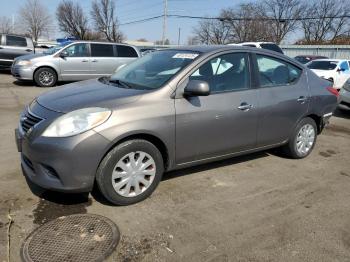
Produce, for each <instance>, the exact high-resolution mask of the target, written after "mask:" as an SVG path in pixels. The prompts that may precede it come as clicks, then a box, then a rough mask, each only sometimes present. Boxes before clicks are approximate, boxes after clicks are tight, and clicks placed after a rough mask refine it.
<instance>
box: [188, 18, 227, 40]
mask: <svg viewBox="0 0 350 262" xmlns="http://www.w3.org/2000/svg"><path fill="white" fill-rule="evenodd" d="M193 33H194V36H195V37H196V39H198V41H199V42H200V43H202V44H207V45H209V44H213V45H220V44H226V43H228V42H229V36H230V27H229V25H228V24H227V23H225V20H221V21H220V20H216V19H205V20H201V21H200V22H199V24H198V27H196V28H194V30H193Z"/></svg>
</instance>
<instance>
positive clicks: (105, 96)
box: [37, 79, 148, 113]
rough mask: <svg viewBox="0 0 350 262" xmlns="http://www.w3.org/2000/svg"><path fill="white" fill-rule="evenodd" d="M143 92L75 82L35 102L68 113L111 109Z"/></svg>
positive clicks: (41, 96)
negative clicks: (88, 108)
mask: <svg viewBox="0 0 350 262" xmlns="http://www.w3.org/2000/svg"><path fill="white" fill-rule="evenodd" d="M145 92H148V91H145V90H136V89H126V88H119V87H117V86H114V85H108V84H104V83H102V82H100V81H99V80H98V79H92V80H87V81H81V82H76V83H72V84H68V85H65V86H62V87H57V88H56V89H55V90H52V91H50V92H47V93H45V94H43V95H40V96H39V97H38V98H37V102H38V103H39V104H40V105H41V106H43V107H46V108H47V109H50V110H53V111H56V112H60V113H68V112H71V111H73V110H77V109H81V108H86V107H104V108H110V109H113V108H115V107H116V106H118V105H121V104H126V103H131V102H134V101H136V100H137V99H138V98H140V96H141V95H142V94H144V93H145Z"/></svg>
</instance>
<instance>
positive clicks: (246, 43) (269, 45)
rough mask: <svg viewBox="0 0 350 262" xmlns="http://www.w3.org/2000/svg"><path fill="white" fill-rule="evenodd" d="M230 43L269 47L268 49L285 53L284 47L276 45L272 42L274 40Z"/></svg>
mask: <svg viewBox="0 0 350 262" xmlns="http://www.w3.org/2000/svg"><path fill="white" fill-rule="evenodd" d="M229 45H237V46H250V47H256V48H263V49H268V50H272V51H275V52H278V53H281V54H283V51H282V49H281V48H280V47H279V46H278V45H276V44H275V43H272V42H244V43H239V44H229Z"/></svg>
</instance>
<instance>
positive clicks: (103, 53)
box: [90, 44, 114, 57]
mask: <svg viewBox="0 0 350 262" xmlns="http://www.w3.org/2000/svg"><path fill="white" fill-rule="evenodd" d="M90 46H91V56H92V57H113V56H114V52H113V45H107V44H91V45H90Z"/></svg>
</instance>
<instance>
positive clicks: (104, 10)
mask: <svg viewBox="0 0 350 262" xmlns="http://www.w3.org/2000/svg"><path fill="white" fill-rule="evenodd" d="M91 16H92V19H93V20H94V24H95V29H96V30H97V31H100V32H102V33H103V34H104V35H105V37H106V38H107V40H108V41H113V42H121V41H122V40H123V39H124V36H123V34H122V32H121V31H119V28H118V19H117V16H116V14H115V2H114V0H94V1H93V2H92V9H91Z"/></svg>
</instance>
